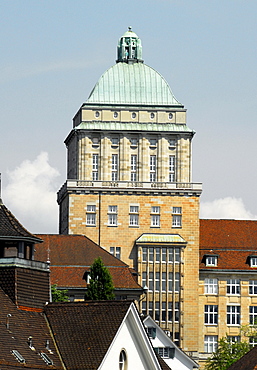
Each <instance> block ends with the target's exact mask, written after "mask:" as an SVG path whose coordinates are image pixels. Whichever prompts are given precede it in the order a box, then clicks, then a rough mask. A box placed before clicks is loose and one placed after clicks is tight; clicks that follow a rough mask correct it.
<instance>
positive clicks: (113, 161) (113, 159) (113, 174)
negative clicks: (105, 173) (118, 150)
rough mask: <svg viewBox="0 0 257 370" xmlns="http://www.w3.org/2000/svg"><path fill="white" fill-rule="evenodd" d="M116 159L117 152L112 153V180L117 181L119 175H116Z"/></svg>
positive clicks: (117, 168)
mask: <svg viewBox="0 0 257 370" xmlns="http://www.w3.org/2000/svg"><path fill="white" fill-rule="evenodd" d="M118 160H119V156H118V154H112V181H118V179H119V177H118V170H119V166H118Z"/></svg>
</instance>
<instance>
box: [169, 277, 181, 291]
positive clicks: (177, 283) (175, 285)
mask: <svg viewBox="0 0 257 370" xmlns="http://www.w3.org/2000/svg"><path fill="white" fill-rule="evenodd" d="M173 276H174V272H169V280H168V288H169V292H173V291H174V288H175V292H179V290H180V274H179V272H175V281H174V282H173Z"/></svg>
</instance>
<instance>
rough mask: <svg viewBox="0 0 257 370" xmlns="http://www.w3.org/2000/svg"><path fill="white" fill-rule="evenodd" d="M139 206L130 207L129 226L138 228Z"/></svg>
mask: <svg viewBox="0 0 257 370" xmlns="http://www.w3.org/2000/svg"><path fill="white" fill-rule="evenodd" d="M138 211H139V207H138V206H130V207H129V213H130V214H129V226H138V218H139V216H138Z"/></svg>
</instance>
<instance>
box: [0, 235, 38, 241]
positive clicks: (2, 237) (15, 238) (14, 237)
mask: <svg viewBox="0 0 257 370" xmlns="http://www.w3.org/2000/svg"><path fill="white" fill-rule="evenodd" d="M1 240H6V241H11V240H12V241H19V242H21V241H26V242H30V243H42V242H43V240H42V239H40V238H37V237H29V236H9V235H4V236H3V235H1V236H0V241H1Z"/></svg>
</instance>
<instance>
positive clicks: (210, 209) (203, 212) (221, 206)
mask: <svg viewBox="0 0 257 370" xmlns="http://www.w3.org/2000/svg"><path fill="white" fill-rule="evenodd" d="M200 217H201V218H218V219H226V218H229V219H236V220H253V219H257V215H253V214H252V213H251V212H250V211H248V210H247V209H246V208H245V205H244V203H243V201H242V199H241V198H232V197H226V198H221V199H215V200H213V201H212V202H202V203H201V205H200Z"/></svg>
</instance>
